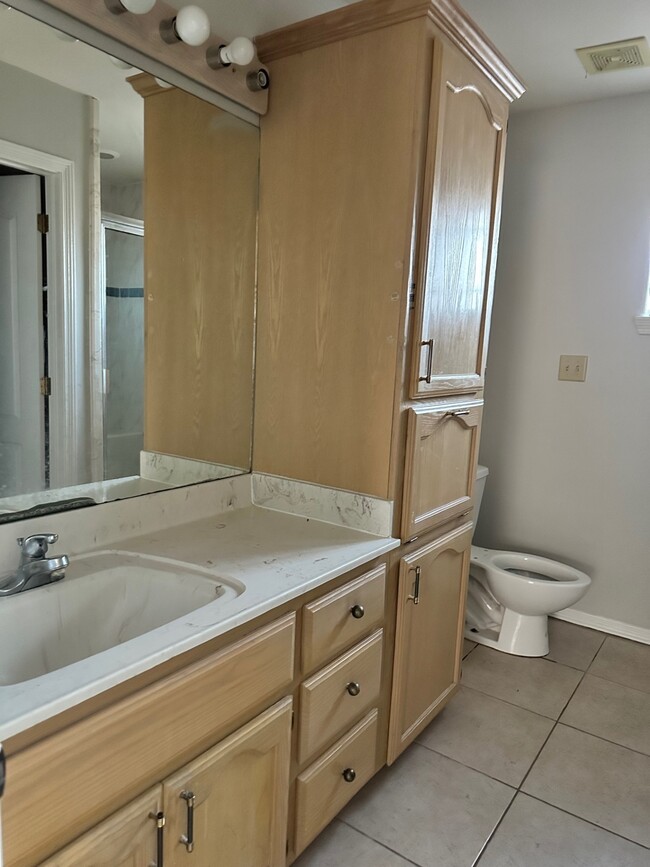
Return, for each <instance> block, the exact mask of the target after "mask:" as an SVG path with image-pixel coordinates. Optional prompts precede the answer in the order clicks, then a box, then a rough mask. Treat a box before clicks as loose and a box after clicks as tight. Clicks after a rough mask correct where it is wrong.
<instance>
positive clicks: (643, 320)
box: [634, 314, 650, 334]
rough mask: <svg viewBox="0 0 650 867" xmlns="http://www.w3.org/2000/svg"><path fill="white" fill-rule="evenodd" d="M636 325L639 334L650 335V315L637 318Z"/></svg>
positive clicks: (635, 319) (635, 318)
mask: <svg viewBox="0 0 650 867" xmlns="http://www.w3.org/2000/svg"><path fill="white" fill-rule="evenodd" d="M634 324H635V325H636V330H637V331H638V332H639V334H650V314H647V315H645V316H635V317H634Z"/></svg>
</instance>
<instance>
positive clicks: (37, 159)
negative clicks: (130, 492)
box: [0, 139, 83, 488]
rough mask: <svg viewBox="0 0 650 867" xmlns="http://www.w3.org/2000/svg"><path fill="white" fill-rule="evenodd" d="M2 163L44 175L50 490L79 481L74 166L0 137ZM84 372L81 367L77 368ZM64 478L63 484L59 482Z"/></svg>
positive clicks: (79, 424)
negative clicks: (49, 337) (47, 216)
mask: <svg viewBox="0 0 650 867" xmlns="http://www.w3.org/2000/svg"><path fill="white" fill-rule="evenodd" d="M0 162H2V163H4V164H5V165H8V166H12V167H13V168H17V169H22V170H23V171H27V172H34V173H36V174H41V175H44V176H45V183H46V199H47V208H48V211H49V213H50V218H51V219H50V244H49V245H48V268H49V275H50V276H49V288H50V290H52V289H53V290H54V291H50V293H49V302H48V316H49V317H50V320H51V326H52V327H51V333H53V334H56V336H57V337H56V340H52V341H50V346H49V355H50V357H49V368H50V377H51V379H52V399H51V401H50V466H51V472H52V476H51V486H52V487H54V488H57V487H60V486H61V485H63V484H71V480H73V481H72V483H75V482H77V481H78V479H79V477H80V472H81V468H80V467H79V459H78V456H79V454H80V453H82V452H83V449H82V448H80V445H81V443H82V437H83V429H82V427H81V424H82V421H83V419H82V418H81V413H80V412H79V393H78V392H79V376H78V375H77V374H78V371H79V369H80V365H81V364H82V359H80V358H79V351H78V346H77V342H76V340H75V333H76V330H77V328H76V322H77V316H78V315H79V310H78V307H79V298H78V294H77V279H76V256H77V250H76V242H75V165H74V163H73V162H72V161H71V160H67V159H63V158H62V157H57V156H54V155H53V154H48V153H45V152H44V151H39V150H35V149H34V148H29V147H25V146H23V145H18V144H15V143H14V142H10V141H6V140H4V139H0ZM81 369H82V368H81ZM62 480H65V481H62Z"/></svg>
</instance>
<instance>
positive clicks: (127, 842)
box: [41, 786, 162, 867]
mask: <svg viewBox="0 0 650 867" xmlns="http://www.w3.org/2000/svg"><path fill="white" fill-rule="evenodd" d="M161 807H162V786H155V787H154V788H153V789H150V790H149V791H148V792H146V793H145V794H144V795H142V796H141V797H139V798H136V800H135V801H132V802H131V803H130V804H128V805H127V806H126V807H124V808H123V809H121V810H118V811H117V813H114V814H113V815H112V816H111V817H110V818H108V819H106V821H104V822H101V823H100V824H99V825H97V826H96V827H95V828H93V829H92V830H91V831H88V833H87V834H84V835H83V836H82V837H80V838H79V839H78V840H75V842H74V843H71V844H70V846H66V848H65V849H63V850H62V851H61V852H59V853H57V854H56V855H53V856H52V858H48V859H47V861H43V862H42V864H41V867H81V865H83V867H149V865H158V864H159V863H160V853H159V851H158V829H157V814H158V813H159V811H160V809H161Z"/></svg>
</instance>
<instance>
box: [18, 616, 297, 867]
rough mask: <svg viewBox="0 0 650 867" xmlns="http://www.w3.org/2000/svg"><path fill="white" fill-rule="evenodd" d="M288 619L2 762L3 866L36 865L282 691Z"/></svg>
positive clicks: (291, 637)
mask: <svg viewBox="0 0 650 867" xmlns="http://www.w3.org/2000/svg"><path fill="white" fill-rule="evenodd" d="M295 622H296V615H295V614H294V613H291V614H287V615H286V616H284V617H282V618H280V619H278V620H276V621H274V622H273V623H271V624H268V625H266V626H264V627H262V628H260V629H257V630H255V631H253V632H252V633H251V634H250V635H248V636H246V637H245V638H243V639H242V640H241V641H238V642H235V643H233V644H231V645H229V646H228V647H226V648H224V649H223V650H220V651H218V652H217V653H213V654H211V655H210V656H208V657H206V658H205V659H203V660H201V661H199V662H196V663H194V664H193V665H190V666H188V667H186V668H184V669H182V670H181V671H179V672H177V673H176V674H173V675H171V676H169V677H166V678H164V679H162V680H161V681H159V682H157V683H154V684H152V685H151V686H148V687H146V688H145V689H142V690H140V691H139V692H137V693H135V694H134V695H132V696H130V697H128V698H126V699H123V700H122V701H119V702H117V703H116V704H114V705H113V706H111V707H108V708H105V709H104V710H101V711H99V712H98V713H95V714H92V715H91V716H88V717H86V718H85V719H83V720H81V721H80V722H77V723H76V724H74V725H71V726H70V727H69V728H66V729H63V730H62V731H60V732H57V733H56V734H53V735H52V736H51V737H47V738H45V739H44V740H42V741H39V742H38V743H36V744H34V745H33V746H30V747H29V748H27V749H25V750H23V751H21V752H19V753H18V754H17V755H15V756H11V755H10V756H9V758H8V760H7V787H6V796H5V798H4V800H3V815H2V820H3V831H4V835H5V836H4V843H5V850H4V855H5V863H6V865H7V867H33V865H34V864H39V863H40V862H41V861H42V860H43V858H45V857H47V856H49V855H50V854H51V853H53V852H56V851H57V850H58V849H60V848H62V847H63V846H65V845H67V844H68V843H69V842H70V841H71V840H73V839H75V838H76V837H77V836H78V835H80V834H83V833H85V832H86V831H88V830H89V829H91V828H93V827H94V826H96V825H97V823H99V822H101V821H102V820H104V819H105V818H106V817H108V816H110V815H111V814H112V813H114V811H115V810H117V809H119V808H121V807H122V806H123V805H124V804H126V803H128V802H129V801H130V800H131V799H132V798H134V797H135V796H137V795H139V794H140V793H141V792H143V791H145V790H146V789H147V788H148V787H150V786H152V785H153V784H154V783H157V782H160V781H161V780H162V779H164V777H165V776H166V775H167V774H170V773H172V772H173V771H175V770H176V769H177V768H178V767H180V766H181V765H183V764H184V763H185V762H187V761H188V760H189V759H191V758H193V757H195V756H197V755H199V754H200V753H202V752H203V751H204V750H206V749H207V748H208V747H211V746H212V745H213V744H215V743H216V742H217V741H218V740H219V739H220V738H222V737H223V736H224V735H225V734H227V733H228V732H229V731H232V730H233V729H234V728H236V727H237V726H238V725H240V724H241V723H242V722H245V721H246V720H248V719H250V718H251V717H252V716H254V715H255V714H256V713H257V712H258V711H259V710H261V709H262V708H264V707H268V705H269V704H271V703H272V702H273V701H276V700H277V699H278V698H279V697H280V696H281V695H283V694H286V692H287V691H288V690H289V689H290V688H291V683H292V680H293V676H294V645H295ZM127 863H128V862H127Z"/></svg>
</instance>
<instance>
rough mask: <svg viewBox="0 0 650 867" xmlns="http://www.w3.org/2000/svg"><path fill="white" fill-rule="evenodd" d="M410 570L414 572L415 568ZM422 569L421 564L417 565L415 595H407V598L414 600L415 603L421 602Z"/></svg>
mask: <svg viewBox="0 0 650 867" xmlns="http://www.w3.org/2000/svg"><path fill="white" fill-rule="evenodd" d="M410 571H411V572H413V569H411V570H410ZM421 571H422V570H421V568H420V566H416V567H415V586H414V587H413V595H412V596H407V597H406V598H407V600H409V599H411V600H413V604H414V605H419V604H420V574H421Z"/></svg>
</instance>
